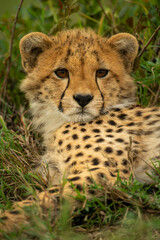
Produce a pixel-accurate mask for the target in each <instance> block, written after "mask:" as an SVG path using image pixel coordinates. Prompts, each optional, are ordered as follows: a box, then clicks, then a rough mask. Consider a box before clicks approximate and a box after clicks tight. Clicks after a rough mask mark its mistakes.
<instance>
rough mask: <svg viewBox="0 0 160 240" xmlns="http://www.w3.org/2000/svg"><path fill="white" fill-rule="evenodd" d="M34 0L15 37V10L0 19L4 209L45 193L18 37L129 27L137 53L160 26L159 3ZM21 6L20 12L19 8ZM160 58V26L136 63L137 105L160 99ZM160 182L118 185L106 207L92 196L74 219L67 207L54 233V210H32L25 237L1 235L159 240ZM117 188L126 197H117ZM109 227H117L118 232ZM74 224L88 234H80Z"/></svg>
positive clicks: (0, 195) (0, 194)
mask: <svg viewBox="0 0 160 240" xmlns="http://www.w3.org/2000/svg"><path fill="white" fill-rule="evenodd" d="M30 2H32V3H31V4H30V5H29V6H28V5H27V7H25V6H26V5H25V3H23V4H22V7H21V9H20V13H19V15H18V19H17V21H16V25H15V31H14V35H13V33H12V30H13V25H14V21H15V17H16V15H15V14H12V13H6V14H4V15H3V16H2V17H1V19H0V95H1V97H0V184H1V187H0V207H1V208H2V209H7V208H10V207H11V205H12V202H13V201H15V200H21V199H24V198H25V197H26V196H28V195H29V194H34V192H35V191H36V189H38V190H43V189H44V188H45V187H46V186H47V183H46V182H45V180H44V179H42V178H41V177H40V176H38V175H36V174H33V173H32V172H31V169H32V167H34V166H35V165H36V162H37V161H38V159H39V154H41V153H42V152H43V149H42V148H41V147H40V142H41V138H40V136H37V135H36V133H34V132H32V128H31V120H30V115H29V113H28V111H27V109H28V107H27V102H26V100H25V98H24V95H23V94H22V93H21V92H20V90H19V83H20V80H21V79H23V78H24V76H25V73H24V71H23V69H22V66H21V59H20V54H19V47H18V45H19V40H20V39H21V37H23V36H24V35H25V34H27V33H29V32H33V31H40V32H44V33H46V34H49V35H50V34H56V33H57V32H58V31H60V30H62V29H68V28H74V27H78V28H92V29H94V30H95V31H96V32H97V33H98V34H100V35H102V36H106V37H109V36H111V35H113V34H116V33H119V32H129V33H131V34H133V35H135V36H136V37H137V39H138V41H139V45H140V50H139V52H140V51H141V50H142V49H143V48H144V46H145V45H146V44H147V42H148V41H149V39H150V37H151V36H152V35H153V33H154V31H155V30H156V29H157V28H158V27H159V25H160V9H159V0H139V1H134V0H107V1H106V0H88V1H87V2H86V1H85V0H56V1H54V0H35V1H30ZM19 3H20V1H19ZM16 8H17V9H18V5H17V6H16ZM11 40H12V41H13V48H12V51H11V45H12V43H11ZM159 56H160V31H159V32H158V31H157V33H156V35H155V36H154V37H153V39H152V41H151V43H150V44H149V46H148V47H147V49H145V51H144V52H143V54H142V56H141V58H140V63H139V64H138V63H137V66H138V65H139V68H138V69H137V71H135V72H134V73H132V75H133V77H134V78H135V82H136V84H137V98H138V103H139V104H141V105H143V106H147V105H149V106H152V105H159V104H160V59H159ZM137 62H138V60H137ZM8 66H9V68H8ZM8 69H9V71H8ZM7 71H8V72H7ZM4 80H5V81H4ZM4 83H5V84H4ZM5 88H6V91H5ZM159 186H160V180H159V178H156V179H155V184H154V185H153V186H150V187H146V186H142V185H141V184H140V183H137V182H134V183H132V184H131V185H130V186H129V185H127V183H124V182H120V183H119V185H118V186H117V189H116V190H115V192H114V194H113V195H114V203H113V202H112V203H110V204H107V207H106V205H105V204H104V199H101V200H99V199H97V198H93V199H92V201H91V202H87V203H86V205H85V208H83V209H79V210H77V212H75V213H74V215H73V219H72V221H71V222H72V223H70V222H69V220H68V219H70V217H69V215H68V212H67V211H68V210H66V206H64V209H62V213H61V217H60V220H59V223H58V224H57V225H56V227H55V230H54V232H52V227H53V224H51V222H52V220H53V219H52V220H51V217H50V213H46V216H45V217H40V216H41V214H40V213H39V212H37V214H36V216H35V215H34V214H31V225H30V226H29V227H28V230H27V227H26V228H25V229H24V233H23V234H22V231H19V232H17V231H15V232H14V233H12V234H11V235H10V234H6V235H5V236H4V237H6V238H4V239H75V240H76V239H77V240H78V239H109V240H110V239H113V240H121V239H124V237H125V238H126V239H131V240H132V239H133V240H134V239H138V240H139V239H160V227H159V226H160V225H159V223H160V218H159V216H158V217H156V213H159V210H160V207H159V206H160V197H159V196H160V194H159V191H160V189H159ZM94 189H97V190H100V191H101V190H102V191H103V189H99V186H94ZM116 191H118V193H119V196H121V199H119V197H116V196H117V195H116V193H117V192H116ZM120 192H121V193H120ZM79 197H80V196H79ZM112 197H113V196H112ZM82 199H84V196H82ZM112 199H113V198H112ZM116 199H117V200H116ZM31 213H32V211H31ZM146 213H147V214H150V215H146ZM32 215H33V216H32ZM148 216H149V217H148ZM153 216H154V217H153ZM152 217H153V218H152ZM70 225H71V226H72V227H73V228H71V226H70ZM103 225H105V226H108V227H109V226H111V227H110V228H109V229H108V230H106V229H105V231H104V233H101V232H96V231H97V230H99V228H100V227H102V226H103ZM119 226H121V227H120V229H119ZM112 228H113V229H114V230H116V231H114V233H113V231H112ZM29 229H32V232H31V231H30V230H29ZM73 229H76V230H77V231H79V232H80V233H83V235H82V234H75V232H73ZM88 229H90V233H89V235H87V236H86V235H85V236H84V234H85V233H86V232H87V231H88ZM40 233H41V234H40ZM135 233H137V234H138V237H137V235H136V234H135ZM146 234H147V235H146ZM107 236H108V237H107Z"/></svg>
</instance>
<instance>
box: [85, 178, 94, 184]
mask: <svg viewBox="0 0 160 240" xmlns="http://www.w3.org/2000/svg"><path fill="white" fill-rule="evenodd" d="M86 179H87V181H88V182H89V183H93V182H94V181H93V179H92V178H91V177H86Z"/></svg>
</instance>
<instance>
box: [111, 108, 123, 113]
mask: <svg viewBox="0 0 160 240" xmlns="http://www.w3.org/2000/svg"><path fill="white" fill-rule="evenodd" d="M120 110H121V109H120V108H114V109H113V111H114V112H119V111H120Z"/></svg>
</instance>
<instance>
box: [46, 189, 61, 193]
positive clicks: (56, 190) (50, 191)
mask: <svg viewBox="0 0 160 240" xmlns="http://www.w3.org/2000/svg"><path fill="white" fill-rule="evenodd" d="M58 191H59V189H58V188H53V189H50V190H49V191H48V192H49V193H55V192H58Z"/></svg>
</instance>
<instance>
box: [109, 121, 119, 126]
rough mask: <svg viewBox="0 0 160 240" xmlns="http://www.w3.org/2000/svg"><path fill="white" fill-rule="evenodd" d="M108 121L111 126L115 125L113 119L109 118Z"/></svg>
mask: <svg viewBox="0 0 160 240" xmlns="http://www.w3.org/2000/svg"><path fill="white" fill-rule="evenodd" d="M108 123H109V124H110V125H112V126H116V125H117V123H116V122H115V121H113V120H109V121H108Z"/></svg>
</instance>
